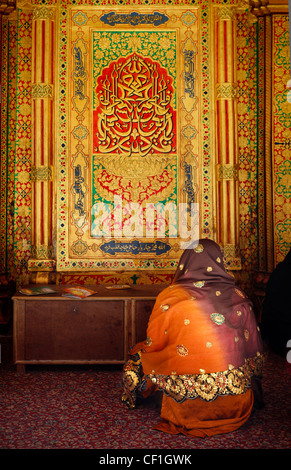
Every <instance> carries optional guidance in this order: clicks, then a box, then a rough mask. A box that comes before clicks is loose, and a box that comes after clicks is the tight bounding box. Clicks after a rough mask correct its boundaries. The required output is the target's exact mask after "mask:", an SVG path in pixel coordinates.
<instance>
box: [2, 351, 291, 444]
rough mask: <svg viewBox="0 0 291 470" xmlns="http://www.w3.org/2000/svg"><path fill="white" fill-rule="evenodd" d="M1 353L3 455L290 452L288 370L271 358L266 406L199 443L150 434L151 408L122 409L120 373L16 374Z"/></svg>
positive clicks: (52, 370)
mask: <svg viewBox="0 0 291 470" xmlns="http://www.w3.org/2000/svg"><path fill="white" fill-rule="evenodd" d="M5 357H7V354H6V350H5V347H2V363H1V366H0V397H1V401H0V448H1V449H290V448H291V427H290V423H291V403H290V390H291V367H290V366H291V365H290V364H289V365H288V363H287V361H286V359H285V358H283V357H280V356H276V355H273V354H269V356H268V359H267V363H266V367H265V375H264V380H263V386H264V392H265V403H266V405H265V407H264V409H262V410H259V411H256V412H255V413H254V414H253V415H252V416H251V417H250V419H249V421H248V422H247V423H246V424H245V425H244V426H243V427H242V428H240V429H239V430H237V431H236V432H233V433H230V434H223V435H220V436H216V437H211V438H206V439H202V440H201V439H198V438H190V437H185V436H183V435H179V436H171V435H167V434H164V433H162V432H159V431H155V430H153V427H154V425H155V423H156V422H157V421H158V419H159V416H158V412H157V410H156V409H155V408H154V406H153V405H149V406H143V407H140V408H138V409H136V410H134V411H128V410H127V408H126V407H125V405H123V404H122V403H121V391H122V384H121V378H122V372H121V368H120V367H98V366H95V367H94V368H89V367H75V366H73V367H64V366H61V367H44V366H42V367H36V366H35V367H30V368H29V369H28V370H27V373H26V374H18V373H17V372H16V371H15V368H14V366H13V364H12V363H11V360H10V361H5Z"/></svg>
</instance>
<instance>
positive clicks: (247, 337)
mask: <svg viewBox="0 0 291 470" xmlns="http://www.w3.org/2000/svg"><path fill="white" fill-rule="evenodd" d="M244 337H245V340H246V341H248V340H249V337H250V333H249V331H248V330H244Z"/></svg>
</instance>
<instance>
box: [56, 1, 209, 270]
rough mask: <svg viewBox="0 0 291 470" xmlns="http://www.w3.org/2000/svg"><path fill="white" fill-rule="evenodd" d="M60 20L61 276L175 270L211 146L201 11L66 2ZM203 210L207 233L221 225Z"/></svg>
mask: <svg viewBox="0 0 291 470" xmlns="http://www.w3.org/2000/svg"><path fill="white" fill-rule="evenodd" d="M60 18H61V31H60V37H62V41H61V47H60V52H61V57H60V64H59V65H60V88H59V103H60V111H61V113H60V115H59V136H60V141H59V148H60V159H59V162H58V163H57V168H58V170H57V173H58V174H59V175H60V179H59V185H58V214H59V220H58V236H57V269H58V270H59V271H68V270H76V271H78V270H104V269H107V268H109V269H113V270H117V269H124V270H128V269H129V270H136V269H146V270H149V269H157V270H161V269H170V270H172V269H173V268H174V267H175V266H176V263H177V260H178V258H179V256H180V254H181V251H182V245H181V241H186V240H187V239H189V235H190V229H191V223H192V222H193V221H194V215H193V214H192V216H191V212H190V210H191V203H195V202H197V203H198V201H200V198H201V194H202V187H201V182H202V162H203V159H202V158H201V155H202V153H203V145H208V147H209V139H208V137H207V134H208V135H209V134H210V132H209V126H210V120H209V115H208V113H207V108H208V109H209V104H208V107H206V108H205V111H204V114H203V116H204V118H203V117H202V108H201V106H202V100H201V96H202V86H201V85H202V83H203V81H202V74H201V62H202V59H203V51H202V48H201V28H203V25H202V23H201V10H200V8H198V7H191V8H188V7H186V6H184V7H181V8H180V7H178V6H175V8H174V10H171V11H169V8H168V7H164V6H161V5H159V8H158V9H157V8H152V7H151V8H149V7H142V6H139V8H138V11H136V10H133V9H130V8H128V9H127V8H125V7H120V8H119V7H118V6H116V7H115V8H114V11H112V8H111V9H106V8H104V7H102V8H101V7H99V6H95V8H90V7H84V6H83V7H81V8H80V6H78V7H71V6H70V7H67V6H66V8H65V9H61V11H60ZM204 83H205V79H204ZM204 97H205V99H206V100H207V99H208V100H209V90H208V88H206V87H205V92H204ZM203 135H204V136H205V141H204V144H203ZM207 155H208V152H207ZM198 156H199V158H198ZM207 206H208V203H207V204H205V208H206V209H207ZM182 212H183V215H184V216H186V218H187V220H188V225H185V223H183V224H182V223H181V219H180V217H181V213H182ZM203 213H204V216H203V217H202V214H203ZM202 214H200V225H201V220H202V226H201V227H200V232H197V234H198V236H199V234H200V233H201V230H202V231H203V228H205V229H206V233H207V234H208V233H209V232H210V229H211V228H212V227H211V225H212V224H211V223H210V220H211V219H210V215H211V212H210V211H209V209H208V214H209V215H206V213H205V211H203V210H202ZM198 222H199V219H197V220H196V223H198ZM208 227H209V228H208Z"/></svg>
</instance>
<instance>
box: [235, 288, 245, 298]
mask: <svg viewBox="0 0 291 470" xmlns="http://www.w3.org/2000/svg"><path fill="white" fill-rule="evenodd" d="M234 290H235V292H236V293H237V295H239V296H240V297H242V298H243V299H244V298H245V296H244V294H243V292H242V291H241V290H239V289H234Z"/></svg>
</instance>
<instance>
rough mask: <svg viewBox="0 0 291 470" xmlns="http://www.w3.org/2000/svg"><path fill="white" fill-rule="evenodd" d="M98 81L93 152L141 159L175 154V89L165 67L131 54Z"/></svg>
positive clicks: (105, 72)
mask: <svg viewBox="0 0 291 470" xmlns="http://www.w3.org/2000/svg"><path fill="white" fill-rule="evenodd" d="M97 83H98V84H97V88H96V98H97V100H98V106H97V109H96V110H95V111H94V112H93V121H94V122H93V130H94V132H93V135H94V137H93V145H94V152H95V153H98V154H109V153H111V154H112V153H115V154H125V155H128V156H130V155H132V154H135V155H140V156H142V157H144V156H146V155H148V154H153V153H167V154H169V153H174V152H175V151H176V112H175V111H174V109H173V107H172V99H173V96H174V88H173V83H172V78H171V77H170V76H169V75H168V73H167V71H166V69H165V68H163V67H161V66H160V64H159V63H158V62H155V61H152V60H151V59H150V58H145V57H142V56H140V55H138V54H132V55H130V56H128V57H123V58H120V59H119V60H118V61H116V62H112V63H111V64H110V66H109V67H107V68H105V69H104V70H103V73H102V75H101V76H100V77H99V78H98V82H97Z"/></svg>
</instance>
